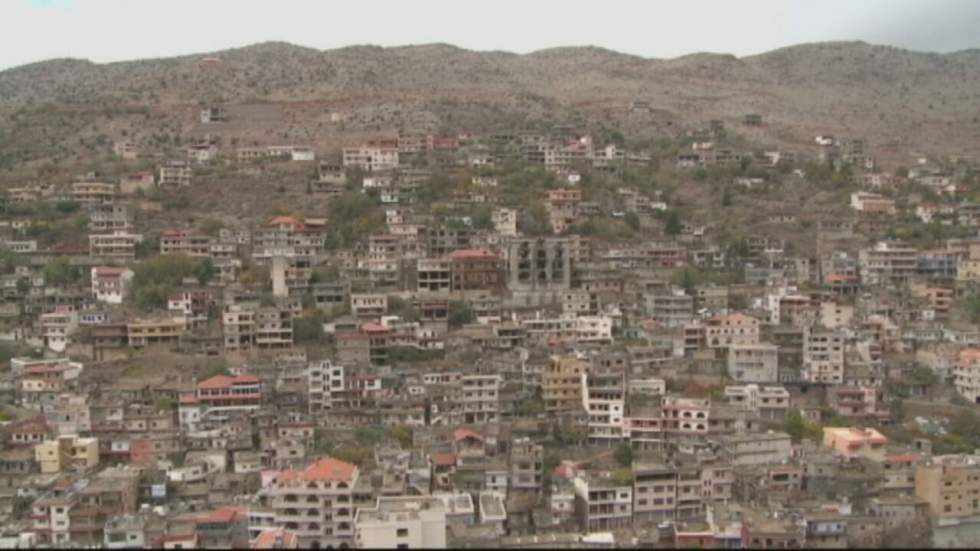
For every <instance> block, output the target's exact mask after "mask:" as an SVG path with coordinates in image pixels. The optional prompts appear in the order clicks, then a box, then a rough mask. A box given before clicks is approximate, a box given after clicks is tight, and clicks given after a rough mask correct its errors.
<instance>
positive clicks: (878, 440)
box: [823, 427, 888, 463]
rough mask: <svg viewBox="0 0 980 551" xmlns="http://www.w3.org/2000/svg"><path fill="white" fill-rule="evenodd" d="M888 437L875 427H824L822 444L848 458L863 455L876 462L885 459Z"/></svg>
mask: <svg viewBox="0 0 980 551" xmlns="http://www.w3.org/2000/svg"><path fill="white" fill-rule="evenodd" d="M886 444H888V438H886V437H885V435H883V434H881V433H880V432H878V431H877V430H875V429H871V428H857V427H824V428H823V445H824V446H826V447H828V448H831V449H833V450H834V451H835V452H837V453H838V454H840V455H841V456H843V457H845V458H847V459H850V458H853V457H864V458H866V459H870V460H872V461H875V462H877V463H881V462H883V461H884V460H885V445H886Z"/></svg>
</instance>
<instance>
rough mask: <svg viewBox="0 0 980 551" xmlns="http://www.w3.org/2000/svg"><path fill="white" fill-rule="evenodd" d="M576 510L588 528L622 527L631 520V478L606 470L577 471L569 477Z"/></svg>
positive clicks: (603, 529) (597, 530) (611, 528)
mask: <svg viewBox="0 0 980 551" xmlns="http://www.w3.org/2000/svg"><path fill="white" fill-rule="evenodd" d="M572 483H573V485H574V488H575V511H576V514H577V515H578V518H579V521H580V522H581V523H582V527H583V528H584V529H585V530H586V531H588V532H600V531H606V530H616V529H623V528H628V527H630V526H632V524H633V481H632V480H629V481H625V480H624V481H619V480H615V479H613V478H612V476H610V475H608V473H598V474H593V473H585V472H583V473H580V474H579V475H578V476H577V477H575V479H574V480H573V481H572Z"/></svg>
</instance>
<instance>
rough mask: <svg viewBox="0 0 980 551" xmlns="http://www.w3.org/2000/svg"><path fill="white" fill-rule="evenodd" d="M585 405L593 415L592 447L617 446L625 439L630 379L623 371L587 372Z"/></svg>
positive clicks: (590, 435)
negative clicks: (627, 392)
mask: <svg viewBox="0 0 980 551" xmlns="http://www.w3.org/2000/svg"><path fill="white" fill-rule="evenodd" d="M582 405H583V407H584V408H585V412H586V413H587V414H588V416H589V423H588V438H589V442H590V443H592V444H599V445H604V446H610V447H611V446H615V445H617V444H619V442H621V441H622V439H623V417H624V415H625V413H626V377H625V373H624V372H622V371H613V372H607V373H599V372H595V371H593V372H587V373H585V374H584V376H583V377H582Z"/></svg>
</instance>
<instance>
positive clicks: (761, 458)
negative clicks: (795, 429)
mask: <svg viewBox="0 0 980 551" xmlns="http://www.w3.org/2000/svg"><path fill="white" fill-rule="evenodd" d="M722 441H723V444H722V445H723V447H724V449H725V452H726V453H727V454H728V456H729V457H730V459H731V464H732V465H734V466H743V465H763V464H767V463H779V462H781V461H786V460H787V459H789V457H790V454H791V453H792V447H793V443H792V439H791V438H790V436H789V435H788V434H786V433H785V432H773V431H769V432H764V433H746V434H735V435H729V436H725V437H724V438H723V440H722Z"/></svg>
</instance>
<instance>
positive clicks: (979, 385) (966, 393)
mask: <svg viewBox="0 0 980 551" xmlns="http://www.w3.org/2000/svg"><path fill="white" fill-rule="evenodd" d="M953 386H954V387H955V388H956V392H958V393H959V395H960V396H962V397H963V398H965V399H966V400H968V401H969V402H970V403H971V404H980V348H964V349H962V350H960V351H959V355H958V357H957V361H956V363H955V364H954V366H953Z"/></svg>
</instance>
